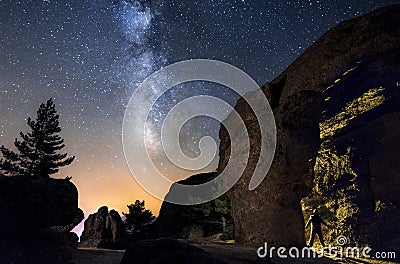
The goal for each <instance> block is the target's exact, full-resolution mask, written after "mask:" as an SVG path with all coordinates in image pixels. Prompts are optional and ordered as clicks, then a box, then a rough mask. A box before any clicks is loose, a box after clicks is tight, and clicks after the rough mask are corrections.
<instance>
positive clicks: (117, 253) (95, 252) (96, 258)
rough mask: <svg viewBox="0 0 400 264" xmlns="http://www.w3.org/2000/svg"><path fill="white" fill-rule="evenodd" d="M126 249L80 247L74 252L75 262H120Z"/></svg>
mask: <svg viewBox="0 0 400 264" xmlns="http://www.w3.org/2000/svg"><path fill="white" fill-rule="evenodd" d="M124 253H125V250H108V249H94V248H79V249H77V250H75V251H74V252H73V255H72V261H73V263H74V264H119V263H120V262H121V259H122V257H123V256H124Z"/></svg>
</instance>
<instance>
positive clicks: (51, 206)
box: [0, 176, 83, 263]
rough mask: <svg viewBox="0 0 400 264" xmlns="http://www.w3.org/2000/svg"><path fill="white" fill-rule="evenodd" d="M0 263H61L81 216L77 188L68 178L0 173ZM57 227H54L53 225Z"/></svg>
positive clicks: (72, 243) (67, 253)
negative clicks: (73, 229) (12, 175)
mask: <svg viewBox="0 0 400 264" xmlns="http://www.w3.org/2000/svg"><path fill="white" fill-rule="evenodd" d="M0 211H1V212H2V217H0V252H2V254H1V261H2V262H1V263H65V262H67V261H68V259H69V258H70V253H71V249H72V247H73V246H76V243H77V236H76V235H75V234H72V233H70V232H69V231H70V230H71V228H72V227H73V226H74V225H76V224H77V223H79V222H80V221H81V220H82V219H83V213H82V210H80V209H79V208H78V191H77V189H76V187H75V186H74V185H73V184H72V183H71V182H70V181H69V180H64V179H51V178H45V177H27V176H16V177H4V176H0ZM55 227H57V228H55Z"/></svg>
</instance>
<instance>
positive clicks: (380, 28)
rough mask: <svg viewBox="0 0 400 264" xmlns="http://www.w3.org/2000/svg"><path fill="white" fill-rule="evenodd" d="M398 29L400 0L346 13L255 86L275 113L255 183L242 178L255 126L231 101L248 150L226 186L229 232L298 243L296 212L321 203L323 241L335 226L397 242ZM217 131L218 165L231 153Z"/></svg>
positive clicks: (359, 238) (240, 237)
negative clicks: (261, 174) (267, 159)
mask: <svg viewBox="0 0 400 264" xmlns="http://www.w3.org/2000/svg"><path fill="white" fill-rule="evenodd" d="M399 29H400V5H394V6H389V7H386V8H383V9H380V10H377V11H374V12H371V13H369V14H367V15H364V16H361V17H359V18H356V19H352V20H349V21H345V22H343V23H341V24H339V25H338V26H336V27H334V28H333V29H331V30H329V31H328V32H327V33H326V34H324V35H323V36H322V37H321V38H320V39H319V40H318V41H316V42H315V43H314V44H313V45H312V46H311V47H310V48H308V49H307V50H306V52H305V53H304V54H303V55H301V56H300V57H299V58H298V59H297V60H296V61H295V62H293V64H291V65H290V66H289V67H288V68H287V69H286V70H285V71H284V72H283V73H282V74H281V75H280V76H278V77H277V78H276V79H275V80H273V81H272V82H271V83H267V84H265V85H264V86H263V87H262V91H263V92H264V93H265V95H266V96H267V98H268V100H269V102H270V104H271V107H272V110H273V112H274V116H275V120H276V126H277V149H276V154H275V158H274V161H273V164H272V166H271V169H270V171H269V172H268V174H267V176H266V178H265V179H264V181H263V182H262V184H261V185H260V186H259V187H258V188H257V189H256V190H254V191H249V190H248V184H249V181H250V178H251V176H252V172H253V170H254V168H255V166H256V164H257V161H258V154H259V149H260V143H259V137H260V131H259V127H258V125H257V122H256V121H255V118H253V117H254V114H253V113H252V111H250V108H249V107H248V106H247V104H246V103H245V101H244V100H243V99H241V100H239V101H238V103H237V105H236V107H235V109H236V110H237V111H238V112H239V114H240V115H241V116H242V117H243V119H244V120H245V122H246V125H247V127H248V131H249V136H250V144H251V146H252V149H253V152H252V153H251V155H250V158H249V162H248V166H247V167H246V170H245V172H244V173H243V175H242V177H241V179H240V180H239V182H238V183H237V184H236V185H235V186H234V187H233V188H232V189H231V191H230V192H228V196H229V198H230V199H231V204H232V214H233V218H234V220H235V229H236V230H235V231H236V240H237V241H242V242H244V243H247V244H254V245H260V244H263V243H264V242H268V245H271V246H283V245H284V246H302V245H304V244H305V237H304V218H303V217H308V216H309V213H308V209H311V208H314V207H319V208H320V209H321V210H322V215H323V217H324V218H329V220H330V221H331V222H332V223H333V225H334V228H333V229H332V230H331V231H329V232H326V233H327V234H326V239H327V240H328V241H329V242H332V243H334V241H335V239H336V237H337V236H338V235H341V234H342V235H345V236H347V237H348V240H349V244H353V245H365V244H369V245H372V246H373V247H374V248H386V250H388V249H397V248H400V240H399V237H400V225H399V224H398V223H399V221H400V212H399V210H400V196H399V195H398V192H399V190H400V181H399V179H400V178H399V175H398V173H399V171H400V162H398V160H399V159H400V145H399V142H400V133H399V131H400V114H399V112H400V108H399V105H400V97H399V94H400V79H399V78H400V77H399V76H400V52H399V49H400V30H399ZM228 118H229V117H228ZM220 139H221V144H220V163H219V168H218V171H219V172H220V171H222V170H223V169H224V168H225V166H226V164H227V162H228V160H229V153H230V152H229V151H230V139H229V135H228V133H227V131H226V130H225V129H224V128H223V127H221V131H220ZM249 205H250V206H249ZM302 205H303V207H302ZM303 210H304V211H303ZM303 213H304V216H303Z"/></svg>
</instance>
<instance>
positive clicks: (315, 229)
mask: <svg viewBox="0 0 400 264" xmlns="http://www.w3.org/2000/svg"><path fill="white" fill-rule="evenodd" d="M310 224H311V236H310V240H309V242H308V246H309V247H312V246H313V244H314V239H315V235H318V238H319V241H320V242H321V244H322V246H323V247H325V243H324V238H323V237H322V229H321V224H323V225H325V226H326V227H329V226H328V225H327V224H326V223H325V222H324V221H323V220H322V218H321V216H319V212H318V210H317V209H315V210H314V211H313V214H312V215H311V216H310V218H309V219H308V221H307V224H306V229H307V228H308V226H309V225H310Z"/></svg>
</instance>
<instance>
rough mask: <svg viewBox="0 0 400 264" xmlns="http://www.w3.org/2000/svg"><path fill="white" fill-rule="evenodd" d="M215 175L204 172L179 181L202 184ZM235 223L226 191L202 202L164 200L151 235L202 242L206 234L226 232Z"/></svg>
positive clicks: (185, 183) (187, 183)
mask: <svg viewBox="0 0 400 264" xmlns="http://www.w3.org/2000/svg"><path fill="white" fill-rule="evenodd" d="M215 177H216V173H215V172H211V173H201V174H197V175H193V176H190V177H189V178H187V179H185V180H181V181H179V182H178V183H180V184H184V185H195V184H202V183H205V182H208V181H210V180H212V179H214V178H215ZM173 190H174V188H173V186H172V187H171V189H170V192H169V193H168V194H167V196H168V195H173V193H172V192H173ZM178 195H179V194H178ZM232 226H233V220H232V217H231V215H230V204H229V199H228V198H227V197H226V195H224V196H222V197H220V198H218V199H217V200H214V201H211V202H208V203H205V204H201V205H177V204H171V203H169V202H165V201H164V202H163V203H162V205H161V209H160V213H159V215H158V217H157V219H156V222H155V224H154V230H153V232H152V234H151V236H152V237H157V238H158V237H173V238H183V239H187V240H189V241H193V242H199V241H200V240H202V239H203V238H204V237H205V236H211V235H215V234H218V233H223V232H224V230H227V229H228V228H230V227H232ZM232 228H233V227H232Z"/></svg>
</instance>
